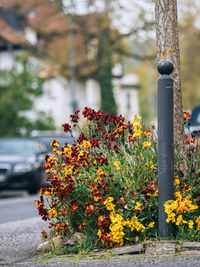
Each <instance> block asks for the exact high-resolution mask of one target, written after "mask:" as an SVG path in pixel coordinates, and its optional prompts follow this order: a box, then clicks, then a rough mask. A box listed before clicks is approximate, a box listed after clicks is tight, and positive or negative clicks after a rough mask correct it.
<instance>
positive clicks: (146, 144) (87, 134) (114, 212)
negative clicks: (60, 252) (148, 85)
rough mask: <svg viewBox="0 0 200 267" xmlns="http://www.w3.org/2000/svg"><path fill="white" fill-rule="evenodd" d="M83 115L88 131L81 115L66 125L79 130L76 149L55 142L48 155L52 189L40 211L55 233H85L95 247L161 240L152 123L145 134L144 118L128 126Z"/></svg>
mask: <svg viewBox="0 0 200 267" xmlns="http://www.w3.org/2000/svg"><path fill="white" fill-rule="evenodd" d="M82 116H83V118H85V119H86V120H87V128H86V129H80V128H79V120H80V119H81V118H80V117H81V113H80V111H77V112H76V113H75V114H74V115H71V121H70V123H65V124H63V127H64V131H65V132H66V133H68V134H71V135H72V132H73V131H72V130H73V129H74V128H75V127H77V128H79V132H80V134H79V136H78V138H76V139H74V145H69V144H67V143H66V144H65V145H64V146H63V147H61V148H59V143H58V142H57V141H56V140H55V139H54V140H53V141H52V143H51V146H52V155H47V156H46V163H45V165H44V167H45V169H46V174H47V182H48V186H47V187H46V188H41V190H40V199H39V200H37V201H36V206H37V208H38V211H39V214H40V215H41V216H42V219H43V220H48V221H49V228H50V229H51V231H50V233H52V232H53V233H54V235H58V236H60V237H61V238H64V239H68V238H70V236H71V235H73V234H74V233H75V232H82V233H83V234H84V236H85V239H86V240H90V242H91V243H92V246H93V248H94V247H95V246H98V247H99V246H107V247H116V246H122V245H124V244H133V243H136V242H139V241H142V240H145V239H150V238H151V239H152V238H156V237H157V235H158V234H157V229H158V225H157V222H158V214H157V212H158V199H157V197H158V189H157V138H156V133H155V130H154V125H153V123H152V127H151V129H145V128H144V125H142V124H141V122H140V121H141V118H140V117H139V116H135V117H134V119H133V122H132V123H129V122H126V121H125V119H124V118H123V117H122V116H121V115H120V116H113V115H112V114H104V113H103V112H97V111H95V110H93V109H90V108H85V109H84V110H83V111H82ZM181 186H182V184H181ZM195 201H196V202H195V204H194V205H198V203H197V199H195ZM168 204H169V203H168ZM167 214H169V213H167ZM169 222H170V223H171V221H170V220H169ZM42 235H43V237H45V238H48V236H49V235H50V234H49V233H47V232H45V231H44V230H43V231H42Z"/></svg>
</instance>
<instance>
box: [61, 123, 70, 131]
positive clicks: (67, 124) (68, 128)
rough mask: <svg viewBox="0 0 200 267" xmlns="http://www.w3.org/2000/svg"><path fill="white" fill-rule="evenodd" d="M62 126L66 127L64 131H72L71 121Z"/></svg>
mask: <svg viewBox="0 0 200 267" xmlns="http://www.w3.org/2000/svg"><path fill="white" fill-rule="evenodd" d="M62 127H64V132H66V133H68V132H71V126H70V125H69V123H64V124H62Z"/></svg>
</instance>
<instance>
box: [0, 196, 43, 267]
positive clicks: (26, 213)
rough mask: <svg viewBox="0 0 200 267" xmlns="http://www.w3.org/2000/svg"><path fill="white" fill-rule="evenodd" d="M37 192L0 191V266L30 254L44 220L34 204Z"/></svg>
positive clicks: (37, 239)
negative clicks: (30, 193) (32, 193)
mask: <svg viewBox="0 0 200 267" xmlns="http://www.w3.org/2000/svg"><path fill="white" fill-rule="evenodd" d="M36 199H38V195H33V196H29V195H28V194H26V193H25V192H23V191H22V192H1V193H0V266H15V265H14V263H15V262H17V261H24V260H28V259H30V258H32V257H33V256H34V255H35V251H36V249H37V247H38V245H39V244H40V243H41V238H40V232H41V230H42V229H43V228H45V227H47V224H46V223H45V222H43V221H42V220H41V217H40V216H39V215H38V213H37V209H36V208H35V206H34V201H35V200H36Z"/></svg>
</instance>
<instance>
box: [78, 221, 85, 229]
mask: <svg viewBox="0 0 200 267" xmlns="http://www.w3.org/2000/svg"><path fill="white" fill-rule="evenodd" d="M78 228H79V229H80V230H84V229H85V228H86V222H83V223H81V224H80V225H79V227H78Z"/></svg>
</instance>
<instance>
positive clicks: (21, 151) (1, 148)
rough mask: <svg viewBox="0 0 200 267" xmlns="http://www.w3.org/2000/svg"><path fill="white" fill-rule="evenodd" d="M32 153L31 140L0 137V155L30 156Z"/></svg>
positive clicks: (32, 145)
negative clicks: (0, 138)
mask: <svg viewBox="0 0 200 267" xmlns="http://www.w3.org/2000/svg"><path fill="white" fill-rule="evenodd" d="M33 154H34V142H33V140H25V139H2V140H0V155H18V156H30V155H33Z"/></svg>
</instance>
